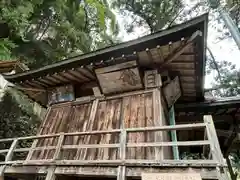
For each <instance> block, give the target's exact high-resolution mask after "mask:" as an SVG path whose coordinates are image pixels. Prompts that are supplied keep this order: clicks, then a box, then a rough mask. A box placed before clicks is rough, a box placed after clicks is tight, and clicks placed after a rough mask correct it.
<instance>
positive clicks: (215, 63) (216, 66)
mask: <svg viewBox="0 0 240 180" xmlns="http://www.w3.org/2000/svg"><path fill="white" fill-rule="evenodd" d="M207 50H208V52H209V54H210V56H211V59H212V61H213V64H214V66H215V68H216V71H217V73H218V79H219V80H220V82H221V81H222V76H221V73H220V70H219V66H218V64H217V61H216V59H215V57H214V55H213V53H212V51H211V50H210V48H209V47H207Z"/></svg>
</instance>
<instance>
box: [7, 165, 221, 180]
mask: <svg viewBox="0 0 240 180" xmlns="http://www.w3.org/2000/svg"><path fill="white" fill-rule="evenodd" d="M47 172H48V168H47V166H7V167H6V169H5V171H4V175H6V176H9V175H13V174H14V175H15V176H16V175H17V174H19V175H22V174H26V175H27V174H38V175H40V174H46V173H47ZM143 172H145V173H167V172H172V173H200V175H201V177H202V178H203V179H218V176H217V175H218V171H217V170H216V168H200V167H199V168H189V167H186V168H183V167H179V168H178V167H176V168H164V167H163V168H154V167H127V168H126V176H127V177H134V178H140V177H141V174H142V173H143ZM54 174H55V175H74V176H79V177H85V176H91V177H117V174H118V168H117V167H93V166H92V167H91V166H89V167H83V166H82V167H76V166H75V167H74V166H72V167H69V166H60V167H56V169H55V171H54Z"/></svg>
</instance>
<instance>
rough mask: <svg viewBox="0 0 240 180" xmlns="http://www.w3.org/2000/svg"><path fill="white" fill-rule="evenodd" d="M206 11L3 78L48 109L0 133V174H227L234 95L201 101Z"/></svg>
mask: <svg viewBox="0 0 240 180" xmlns="http://www.w3.org/2000/svg"><path fill="white" fill-rule="evenodd" d="M207 17H208V15H207V14H205V15H202V16H199V17H197V18H195V19H192V20H191V21H188V22H185V23H183V24H180V25H176V26H173V27H171V28H169V29H166V30H163V31H159V32H156V33H154V34H151V35H148V36H145V37H142V38H139V39H136V40H133V41H129V42H125V43H121V44H118V45H115V46H111V47H107V48H104V49H100V50H97V51H94V52H90V53H88V54H83V55H80V56H76V57H72V58H70V59H67V60H64V61H61V62H58V63H55V64H52V65H49V66H46V67H42V68H39V69H36V70H29V71H26V72H22V73H17V74H14V75H7V76H5V79H7V80H8V81H10V82H12V83H14V84H15V85H16V86H19V87H21V88H22V89H23V91H24V93H26V94H27V95H28V96H29V97H30V98H32V99H34V100H35V101H36V102H39V103H40V104H42V105H43V106H45V107H47V108H48V111H47V114H46V117H45V119H44V120H43V121H42V124H41V126H40V127H39V130H38V134H36V135H35V136H30V137H18V138H9V139H0V143H4V144H5V146H4V148H2V149H1V150H0V153H1V154H3V155H5V159H4V160H2V162H0V163H1V171H0V173H1V176H2V177H11V178H20V179H27V178H29V177H31V178H35V177H44V178H46V179H47V180H53V179H103V178H105V179H106V178H107V179H117V180H123V179H126V178H127V179H141V178H142V179H148V178H152V179H153V178H154V177H153V176H158V175H159V174H156V173H161V174H160V176H162V177H155V178H154V179H156V178H158V179H159V178H160V179H166V178H168V179H169V177H166V176H168V175H169V173H179V174H174V175H173V174H172V175H173V176H172V178H173V177H175V178H173V179H179V178H182V179H183V178H185V179H189V178H191V179H228V178H227V175H226V169H227V162H226V160H225V158H226V157H227V155H228V153H229V152H230V149H229V148H228V147H230V146H231V147H233V146H235V145H237V144H234V143H232V142H233V140H236V138H237V131H235V130H236V128H235V125H236V124H237V113H239V109H237V107H240V106H239V104H240V101H238V102H236V103H231V101H230V102H222V101H206V99H205V98H204V72H205V61H206V59H205V57H206V37H207V24H208V19H207ZM234 123H235V124H234ZM215 127H216V128H215ZM216 129H217V130H216ZM23 143H25V144H28V147H26V146H25V147H22V146H21V144H23ZM7 145H8V147H7ZM1 147H2V146H1ZM152 173H155V174H152ZM187 173H188V175H187ZM189 173H190V175H191V176H192V177H190V175H189ZM163 176H165V178H163ZM194 177H195V178H194Z"/></svg>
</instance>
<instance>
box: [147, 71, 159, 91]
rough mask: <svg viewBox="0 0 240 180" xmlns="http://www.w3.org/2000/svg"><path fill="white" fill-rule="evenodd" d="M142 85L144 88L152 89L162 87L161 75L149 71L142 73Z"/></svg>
mask: <svg viewBox="0 0 240 180" xmlns="http://www.w3.org/2000/svg"><path fill="white" fill-rule="evenodd" d="M144 84H145V88H146V89H147V88H154V87H161V86H162V79H161V75H160V74H158V71H157V70H150V71H145V72H144Z"/></svg>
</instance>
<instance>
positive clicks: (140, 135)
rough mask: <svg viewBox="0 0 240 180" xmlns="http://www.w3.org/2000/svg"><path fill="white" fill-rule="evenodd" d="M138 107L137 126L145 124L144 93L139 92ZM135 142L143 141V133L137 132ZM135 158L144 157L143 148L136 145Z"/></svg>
mask: <svg viewBox="0 0 240 180" xmlns="http://www.w3.org/2000/svg"><path fill="white" fill-rule="evenodd" d="M138 103H139V104H138V109H137V121H138V122H137V127H144V126H145V107H144V94H141V95H140V97H139V101H138ZM137 142H141V143H143V142H145V138H144V133H143V132H138V133H137ZM136 154H137V155H136V158H137V159H145V148H144V147H137V148H136Z"/></svg>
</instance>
